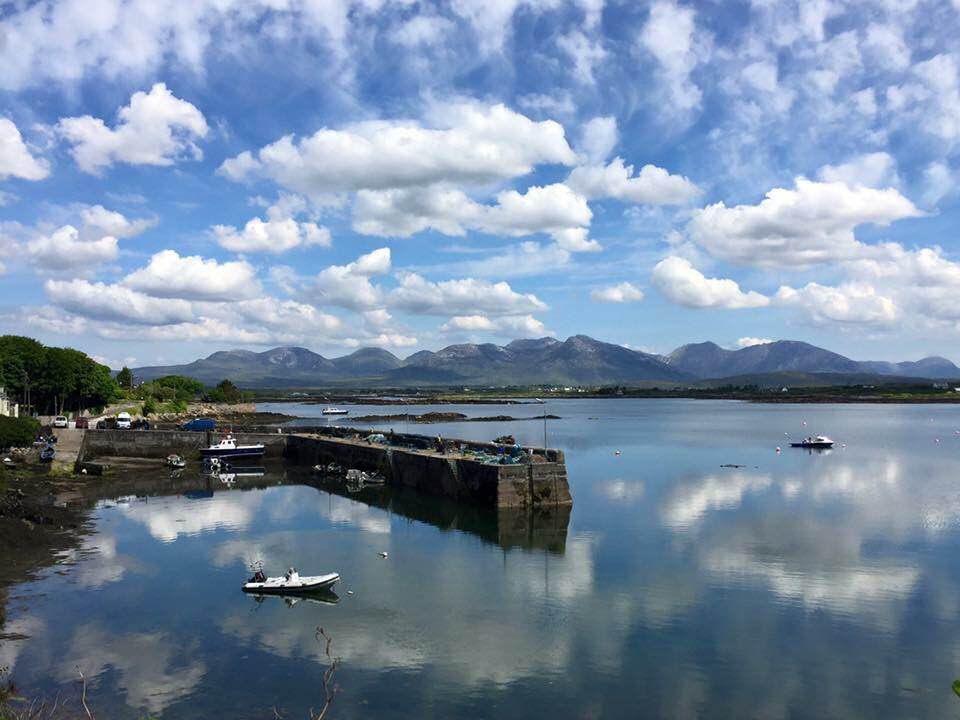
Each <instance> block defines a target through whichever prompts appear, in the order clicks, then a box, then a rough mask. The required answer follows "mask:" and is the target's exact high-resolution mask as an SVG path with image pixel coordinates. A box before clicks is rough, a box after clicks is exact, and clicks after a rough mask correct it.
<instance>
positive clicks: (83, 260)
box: [27, 225, 120, 271]
mask: <svg viewBox="0 0 960 720" xmlns="http://www.w3.org/2000/svg"><path fill="white" fill-rule="evenodd" d="M119 252H120V250H119V247H118V245H117V239H116V238H115V237H112V236H110V235H104V236H102V237H98V238H95V239H89V240H87V239H83V238H81V236H80V231H79V230H77V228H75V227H74V226H73V225H64V226H63V227H61V228H59V229H58V230H55V231H54V232H52V233H50V234H49V235H41V236H39V237H37V238H35V239H33V240H30V241H29V242H28V243H27V254H28V255H29V257H30V259H31V260H32V261H33V262H34V263H35V264H37V265H40V266H42V267H44V268H46V269H52V270H57V271H61V270H68V269H79V268H86V267H90V266H93V265H99V264H101V263H105V262H109V261H110V260H115V259H116V258H117V255H118V254H119Z"/></svg>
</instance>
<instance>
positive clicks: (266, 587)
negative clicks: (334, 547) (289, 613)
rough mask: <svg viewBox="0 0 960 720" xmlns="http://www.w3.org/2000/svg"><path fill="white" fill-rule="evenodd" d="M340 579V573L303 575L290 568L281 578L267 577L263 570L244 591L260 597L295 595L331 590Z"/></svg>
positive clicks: (248, 583) (251, 579)
mask: <svg viewBox="0 0 960 720" xmlns="http://www.w3.org/2000/svg"><path fill="white" fill-rule="evenodd" d="M339 579H340V575H339V573H327V574H326V575H301V574H300V573H298V572H297V571H296V569H295V568H290V569H289V570H287V571H286V572H285V573H284V574H283V575H281V576H280V577H267V576H266V575H264V574H263V571H262V570H257V572H256V574H254V576H253V577H252V578H250V579H249V580H248V581H247V582H245V583H244V584H243V591H244V592H249V593H256V594H258V595H293V594H296V593H304V592H314V591H316V590H324V589H326V588H331V587H333V586H334V584H335V583H336V582H337V581H338V580H339Z"/></svg>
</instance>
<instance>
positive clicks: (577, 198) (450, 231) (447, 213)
mask: <svg viewBox="0 0 960 720" xmlns="http://www.w3.org/2000/svg"><path fill="white" fill-rule="evenodd" d="M592 217H593V213H592V212H591V211H590V207H589V205H588V204H587V200H586V198H584V197H583V196H581V195H578V194H577V193H575V192H574V191H573V190H571V189H570V188H569V187H567V186H566V185H564V184H562V183H554V184H553V185H546V186H542V187H541V186H537V185H534V186H532V187H529V188H527V190H526V192H524V193H520V192H518V191H516V190H504V191H502V192H500V193H498V194H497V196H496V204H494V205H483V204H480V203H477V202H475V201H473V200H472V199H470V198H469V197H468V196H467V195H466V194H465V193H463V192H462V191H460V190H454V189H450V188H447V187H444V186H439V185H434V186H429V187H425V188H406V189H392V190H377V191H373V190H363V191H361V192H359V193H358V194H357V203H356V206H355V207H354V220H353V228H354V229H355V230H356V231H357V232H361V233H364V234H366V235H386V236H399V237H408V236H410V235H412V234H414V233H417V232H422V231H424V230H428V229H432V230H436V231H437V232H441V233H443V234H445V235H464V234H466V232H467V230H479V231H481V232H485V233H490V234H494V235H511V236H522V235H532V234H534V233H540V232H542V233H548V234H552V235H556V236H557V239H558V241H560V242H561V243H563V244H565V245H566V246H567V247H568V249H570V250H573V251H575V252H576V251H589V250H595V249H599V246H597V245H596V244H595V243H592V242H588V241H587V240H586V231H585V229H584V228H583V226H587V225H589V224H590V220H591V218H592ZM572 231H573V232H572Z"/></svg>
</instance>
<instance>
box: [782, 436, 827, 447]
mask: <svg viewBox="0 0 960 720" xmlns="http://www.w3.org/2000/svg"><path fill="white" fill-rule="evenodd" d="M790 447H798V448H832V447H833V440H831V439H830V438H828V437H827V436H826V435H817V436H816V437H805V438H803V440H799V441H798V442H792V443H790Z"/></svg>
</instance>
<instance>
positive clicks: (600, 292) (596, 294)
mask: <svg viewBox="0 0 960 720" xmlns="http://www.w3.org/2000/svg"><path fill="white" fill-rule="evenodd" d="M590 297H591V298H593V300H595V301H596V302H602V303H628V302H640V301H641V300H643V291H641V290H640V289H639V288H637V287H634V286H633V285H632V284H631V283H628V282H622V283H620V284H619V285H609V286H607V287H602V288H597V289H596V290H593V291H592V292H591V293H590Z"/></svg>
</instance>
